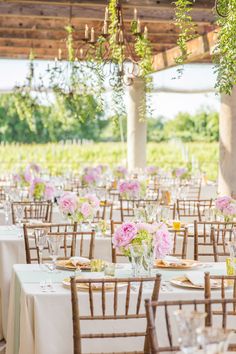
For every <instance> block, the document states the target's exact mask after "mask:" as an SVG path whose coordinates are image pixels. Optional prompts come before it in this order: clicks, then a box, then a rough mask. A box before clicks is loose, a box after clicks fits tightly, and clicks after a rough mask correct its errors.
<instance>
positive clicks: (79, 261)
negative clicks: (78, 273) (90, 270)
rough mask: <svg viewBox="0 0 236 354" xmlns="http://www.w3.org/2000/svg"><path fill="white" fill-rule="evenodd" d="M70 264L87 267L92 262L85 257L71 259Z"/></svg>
mask: <svg viewBox="0 0 236 354" xmlns="http://www.w3.org/2000/svg"><path fill="white" fill-rule="evenodd" d="M70 262H71V263H72V264H73V265H74V266H75V267H76V266H77V265H87V264H89V263H90V260H89V259H88V258H84V257H71V258H70Z"/></svg>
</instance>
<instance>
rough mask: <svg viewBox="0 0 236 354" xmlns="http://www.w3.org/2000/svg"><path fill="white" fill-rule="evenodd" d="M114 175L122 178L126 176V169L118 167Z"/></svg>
mask: <svg viewBox="0 0 236 354" xmlns="http://www.w3.org/2000/svg"><path fill="white" fill-rule="evenodd" d="M116 173H118V174H119V175H121V176H123V177H124V176H125V175H126V174H127V169H126V168H125V167H124V166H118V167H117V168H116Z"/></svg>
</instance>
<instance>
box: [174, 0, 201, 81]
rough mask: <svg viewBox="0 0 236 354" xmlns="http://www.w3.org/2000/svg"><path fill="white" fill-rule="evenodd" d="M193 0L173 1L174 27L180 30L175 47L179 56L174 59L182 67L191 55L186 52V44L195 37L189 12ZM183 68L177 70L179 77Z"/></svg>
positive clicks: (194, 28) (194, 26)
mask: <svg viewBox="0 0 236 354" xmlns="http://www.w3.org/2000/svg"><path fill="white" fill-rule="evenodd" d="M194 1H195V0H192V1H190V0H175V2H174V4H175V6H176V8H175V25H176V26H177V27H178V29H179V30H180V33H179V37H178V40H177V45H178V46H179V49H180V55H179V56H178V57H176V58H175V62H176V64H177V65H180V66H183V65H184V64H185V62H186V61H187V59H188V56H189V55H190V54H191V53H190V52H188V48H187V42H188V41H189V40H191V39H193V38H195V37H196V24H195V23H194V22H193V19H192V16H191V10H192V6H193V2H194ZM182 72H183V67H182V68H180V69H178V73H179V74H180V75H181V74H182Z"/></svg>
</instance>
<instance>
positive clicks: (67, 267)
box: [56, 259, 91, 270]
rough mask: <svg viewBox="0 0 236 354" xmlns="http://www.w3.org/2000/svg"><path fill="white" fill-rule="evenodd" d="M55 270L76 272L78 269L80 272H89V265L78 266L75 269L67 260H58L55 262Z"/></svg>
mask: <svg viewBox="0 0 236 354" xmlns="http://www.w3.org/2000/svg"><path fill="white" fill-rule="evenodd" d="M56 266H57V268H60V269H65V270H76V269H77V268H80V269H81V270H91V266H90V264H88V265H87V264H80V265H79V264H78V265H77V267H75V266H74V264H72V263H71V262H70V261H69V260H65V259H62V260H59V261H57V262H56Z"/></svg>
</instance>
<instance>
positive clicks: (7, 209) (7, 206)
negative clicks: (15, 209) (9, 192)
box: [3, 200, 11, 224]
mask: <svg viewBox="0 0 236 354" xmlns="http://www.w3.org/2000/svg"><path fill="white" fill-rule="evenodd" d="M3 210H4V214H5V221H6V224H8V223H9V216H10V212H11V203H10V201H9V200H5V202H4V203H3Z"/></svg>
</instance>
